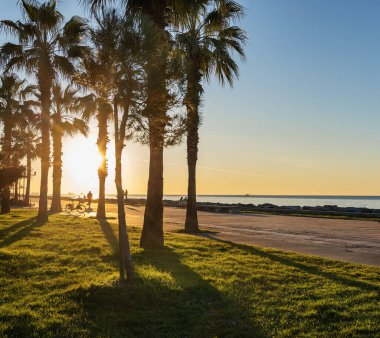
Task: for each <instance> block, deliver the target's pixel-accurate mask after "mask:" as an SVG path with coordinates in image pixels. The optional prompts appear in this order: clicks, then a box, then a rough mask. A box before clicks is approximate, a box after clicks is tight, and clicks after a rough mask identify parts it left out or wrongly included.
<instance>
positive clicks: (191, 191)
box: [185, 114, 199, 231]
mask: <svg viewBox="0 0 380 338" xmlns="http://www.w3.org/2000/svg"><path fill="white" fill-rule="evenodd" d="M198 125H199V116H198V114H191V115H190V116H188V130H187V166H188V171H189V177H188V189H187V209H186V221H185V230H186V231H197V230H199V225H198V212H197V187H196V167H197V159H198V140H199V136H198Z"/></svg>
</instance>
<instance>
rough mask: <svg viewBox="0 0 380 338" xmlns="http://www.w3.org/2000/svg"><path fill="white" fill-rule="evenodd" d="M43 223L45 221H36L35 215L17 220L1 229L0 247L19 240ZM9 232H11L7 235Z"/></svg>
mask: <svg viewBox="0 0 380 338" xmlns="http://www.w3.org/2000/svg"><path fill="white" fill-rule="evenodd" d="M45 223H46V222H39V221H37V217H32V218H29V219H26V220H24V221H21V222H18V223H16V224H14V225H12V226H11V227H9V228H7V229H4V230H2V231H1V232H0V235H1V238H2V241H1V242H0V248H4V247H6V246H9V245H11V244H12V243H14V242H17V241H19V240H21V239H22V238H24V237H25V236H27V235H28V234H29V233H30V232H31V231H32V230H34V229H35V228H38V227H40V226H42V225H44V224H45ZM14 231H16V232H14ZM13 232H14V233H13ZM9 233H12V234H11V235H9V236H7V235H8V234H9ZM3 236H4V237H3Z"/></svg>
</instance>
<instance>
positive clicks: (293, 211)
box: [31, 195, 380, 221]
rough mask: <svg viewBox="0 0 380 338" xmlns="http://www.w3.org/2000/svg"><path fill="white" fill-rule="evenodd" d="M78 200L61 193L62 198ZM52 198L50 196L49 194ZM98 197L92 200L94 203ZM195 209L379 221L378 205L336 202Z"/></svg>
mask: <svg viewBox="0 0 380 338" xmlns="http://www.w3.org/2000/svg"><path fill="white" fill-rule="evenodd" d="M38 197H39V196H38V195H33V196H31V199H36V198H38ZM73 199H74V200H77V199H78V198H71V197H67V196H64V197H62V198H61V200H62V201H71V200H73ZM48 200H51V196H49V197H48ZM97 201H98V200H97V199H94V200H93V202H94V203H97ZM106 203H108V204H117V199H116V198H106ZM163 203H164V206H165V207H174V208H180V209H183V208H186V200H185V201H182V202H181V201H176V200H168V199H164V200H163ZM124 204H129V205H132V206H145V204H146V199H145V198H128V199H127V200H126V201H124ZM197 209H198V211H204V212H210V213H222V214H225V213H226V214H243V215H249V214H269V215H283V216H298V217H316V218H333V219H335V218H338V219H348V220H349V219H353V220H378V221H380V209H371V208H363V207H339V206H337V205H324V206H298V205H295V206H280V205H275V204H271V203H264V204H258V205H255V204H252V203H249V204H243V203H212V202H197Z"/></svg>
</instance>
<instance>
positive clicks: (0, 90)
mask: <svg viewBox="0 0 380 338" xmlns="http://www.w3.org/2000/svg"><path fill="white" fill-rule="evenodd" d="M0 81H1V87H0V122H1V123H2V124H3V137H2V140H1V143H2V160H1V166H2V167H3V168H10V167H13V168H14V167H15V165H14V164H15V162H17V163H16V167H17V166H18V161H16V156H14V155H15V154H14V151H13V144H12V143H13V134H14V130H15V127H16V126H18V125H20V124H22V123H23V122H25V120H26V119H28V118H30V115H31V114H32V112H31V111H30V109H29V108H30V105H29V102H28V101H27V98H28V96H29V95H32V94H34V91H35V87H34V86H30V85H26V81H25V80H20V79H19V78H18V77H17V76H16V75H15V74H10V75H4V76H2V77H0ZM29 122H30V121H29ZM2 195H3V198H2V203H1V213H9V212H10V204H9V198H10V188H9V186H8V185H6V186H5V188H4V189H3V190H2Z"/></svg>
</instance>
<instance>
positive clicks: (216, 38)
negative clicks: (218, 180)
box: [176, 0, 247, 231]
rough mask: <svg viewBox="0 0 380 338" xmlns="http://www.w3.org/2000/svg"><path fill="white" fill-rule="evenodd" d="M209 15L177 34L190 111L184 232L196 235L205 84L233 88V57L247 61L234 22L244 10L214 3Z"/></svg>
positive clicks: (225, 0)
mask: <svg viewBox="0 0 380 338" xmlns="http://www.w3.org/2000/svg"><path fill="white" fill-rule="evenodd" d="M212 2H213V6H212V7H211V8H210V7H208V11H202V10H200V11H199V12H198V14H197V15H195V16H193V17H191V18H190V19H189V20H188V21H187V22H185V23H184V25H182V27H181V28H182V31H181V32H180V33H179V34H177V36H176V41H177V44H178V49H179V50H180V51H181V52H182V54H183V58H184V60H185V74H186V84H187V85H186V94H185V97H184V105H185V106H186V109H187V164H188V198H187V210H186V222H185V229H186V230H187V231H197V230H198V229H199V227H198V217H197V201H196V165H197V159H198V143H199V134H198V130H199V126H200V112H199V107H200V102H201V97H202V94H203V87H202V80H203V79H204V78H205V79H206V80H209V79H210V77H211V76H212V75H213V74H215V75H216V76H217V78H218V79H219V81H220V82H221V84H222V85H224V84H225V82H226V81H227V82H228V83H229V84H230V85H231V86H232V83H233V78H234V76H236V77H238V75H239V70H238V65H237V64H236V62H235V61H234V53H235V54H237V55H239V56H240V57H241V58H244V56H245V55H244V50H243V45H244V43H245V41H246V38H247V37H246V33H245V32H244V31H243V30H242V29H240V28H239V27H236V26H233V25H232V24H233V22H234V21H235V20H237V19H239V18H240V17H241V16H242V15H244V11H243V8H242V7H241V6H240V5H239V4H238V3H237V2H235V1H232V0H214V1H212Z"/></svg>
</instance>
